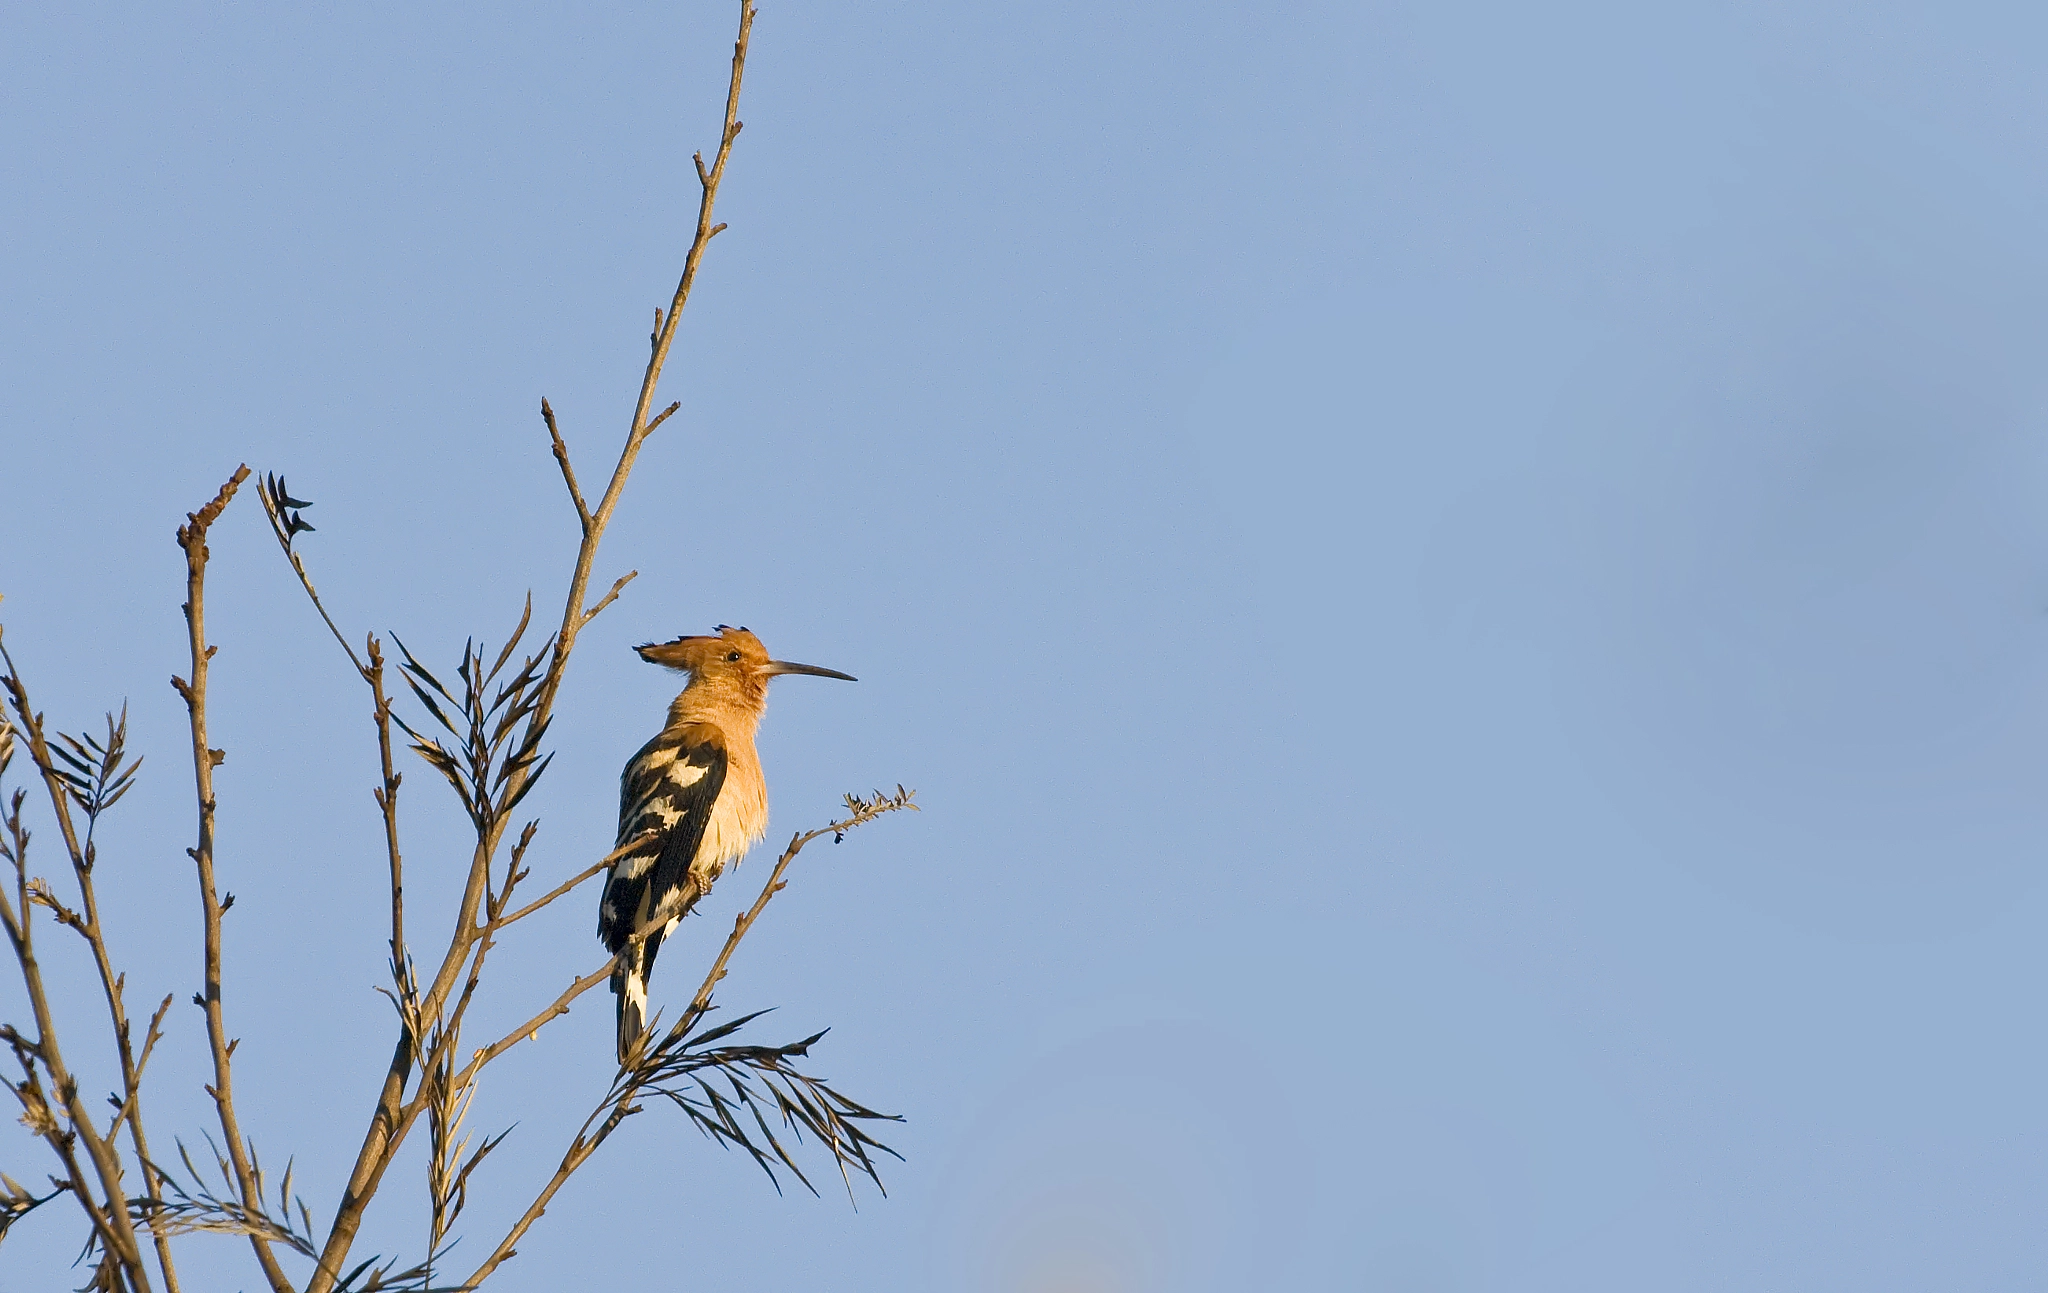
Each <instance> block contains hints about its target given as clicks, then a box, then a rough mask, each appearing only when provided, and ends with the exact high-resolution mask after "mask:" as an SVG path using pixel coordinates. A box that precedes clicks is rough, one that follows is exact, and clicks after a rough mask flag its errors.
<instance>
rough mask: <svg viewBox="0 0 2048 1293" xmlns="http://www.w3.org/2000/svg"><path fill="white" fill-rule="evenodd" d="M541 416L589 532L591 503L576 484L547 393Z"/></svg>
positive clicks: (563, 479)
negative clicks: (585, 498)
mask: <svg viewBox="0 0 2048 1293" xmlns="http://www.w3.org/2000/svg"><path fill="white" fill-rule="evenodd" d="M540 417H541V421H543V422H545V423H547V424H548V439H549V441H551V442H552V443H553V445H554V450H555V461H556V462H558V463H560V464H561V466H562V483H563V484H565V485H567V486H568V487H569V501H570V502H572V503H574V504H575V505H576V520H577V521H578V523H580V524H581V525H582V527H583V532H584V533H585V534H589V533H590V505H589V504H587V503H585V502H584V501H583V491H582V490H581V489H579V488H578V487H577V485H576V469H575V468H574V467H571V466H570V465H569V446H568V445H566V444H564V443H562V431H561V428H559V427H557V426H556V425H555V410H554V406H552V405H550V404H549V403H548V400H547V396H545V395H543V396H541V400H540Z"/></svg>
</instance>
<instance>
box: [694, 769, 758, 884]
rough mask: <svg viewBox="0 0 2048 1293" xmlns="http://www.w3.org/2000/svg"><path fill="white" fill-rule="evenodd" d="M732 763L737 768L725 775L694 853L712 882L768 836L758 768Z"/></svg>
mask: <svg viewBox="0 0 2048 1293" xmlns="http://www.w3.org/2000/svg"><path fill="white" fill-rule="evenodd" d="M735 763H736V764H737V765H738V766H735V767H733V768H732V769H731V770H730V771H728V772H727V774H726V779H725V786H724V788H723V791H722V793H720V795H719V796H718V802H717V803H716V804H714V805H713V806H712V809H711V820H710V821H708V822H706V823H705V824H704V842H703V844H701V845H700V846H699V847H698V849H697V862H698V865H699V866H701V867H703V868H704V869H705V870H707V871H708V872H709V873H710V876H711V877H712V878H716V877H717V875H718V873H719V872H721V871H723V870H725V868H726V867H727V866H730V865H731V864H732V863H734V862H737V861H739V860H740V859H741V858H742V857H744V856H746V852H747V850H748V849H750V848H752V847H753V846H754V845H755V844H756V843H757V842H758V841H759V840H760V839H761V837H762V836H764V835H766V834H767V833H768V794H767V787H766V786H764V785H763V784H762V783H761V772H760V768H759V766H758V765H755V764H752V763H751V761H749V762H748V763H747V764H738V761H737V760H736V761H735ZM693 869H694V868H693Z"/></svg>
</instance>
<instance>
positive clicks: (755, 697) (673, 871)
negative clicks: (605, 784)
mask: <svg viewBox="0 0 2048 1293" xmlns="http://www.w3.org/2000/svg"><path fill="white" fill-rule="evenodd" d="M634 649H635V650H636V651H638V652H639V653H640V658H641V659H642V660H645V661H647V662H648V663H650V664H658V665H662V666H665V667H666V668H669V669H674V670H677V671H679V672H682V673H685V674H688V675H689V682H688V683H687V684H686V685H685V686H684V687H683V690H682V691H681V692H680V693H679V694H678V695H677V696H676V698H675V700H674V702H673V703H671V704H670V705H669V707H668V721H667V722H666V723H664V724H663V725H662V729H661V731H660V732H659V733H658V734H657V735H656V736H655V737H654V739H653V740H651V741H649V742H648V743H647V744H645V745H643V746H641V747H640V751H639V753H637V754H635V755H634V756H633V757H632V759H631V760H629V761H628V762H627V764H626V768H625V771H624V772H623V773H622V774H621V775H620V777H619V834H618V840H617V844H616V846H615V847H614V848H613V850H612V861H611V865H610V869H609V873H608V874H607V876H606V877H605V885H604V896H603V898H602V899H601V900H600V902H599V905H598V918H597V933H598V937H599V938H601V939H603V940H604V945H605V947H606V949H608V950H609V951H610V952H611V953H612V956H613V962H612V976H611V987H612V992H613V993H614V994H616V995H617V997H618V1008H619V1011H618V1013H619V1063H620V1064H622V1065H623V1064H625V1063H626V1062H627V1061H628V1059H629V1057H630V1056H631V1054H632V1051H633V1048H634V1045H635V1043H636V1042H637V1041H638V1040H639V1037H640V1035H641V1033H642V1032H644V1031H645V1030H646V1016H647V980H648V976H649V975H651V974H652V973H653V971H654V958H655V954H656V953H658V952H659V951H660V950H661V944H662V940H663V939H665V938H667V937H668V936H669V935H670V934H672V933H674V932H675V928H676V925H677V924H678V923H680V922H681V921H682V919H683V917H684V916H686V915H688V914H689V912H690V909H691V908H692V907H694V906H696V904H697V901H698V900H699V899H700V898H702V897H703V896H704V895H705V894H706V893H708V892H710V889H711V884H712V882H713V881H714V880H716V879H717V878H718V876H719V873H720V872H722V871H724V870H725V868H726V867H727V866H729V865H733V864H735V863H737V862H738V861H739V860H740V859H741V858H742V857H744V856H745V855H746V852H747V850H748V849H749V848H751V847H752V846H753V845H754V844H755V843H757V842H759V840H760V839H761V837H762V836H763V835H766V834H767V832H768V787H767V784H766V782H764V781H763V780H762V777H761V760H760V758H759V757H758V756H757V755H756V754H755V753H754V730H755V729H756V728H757V727H758V726H759V725H760V722H761V711H762V709H763V707H764V706H765V705H766V704H767V700H768V683H769V680H770V679H773V678H776V677H779V676H781V675H782V674H791V673H795V674H811V675H814V676H816V677H820V678H840V679H844V680H845V681H847V682H854V681H856V679H855V678H854V677H853V675H851V674H845V673H841V672H839V671H838V670H837V669H824V668H820V667H819V666H817V665H811V664H791V663H790V662H789V661H786V660H771V659H769V658H768V650H767V648H766V647H764V646H762V645H761V639H759V638H757V637H755V636H754V635H753V634H752V633H751V632H749V631H748V630H746V629H744V628H737V629H736V628H730V627H728V626H726V625H724V624H721V625H719V626H718V628H717V632H716V633H715V634H710V635H703V636H685V637H679V638H676V639H675V640H674V641H672V642H660V643H655V642H648V643H643V644H642V645H640V646H638V647H636V648H634Z"/></svg>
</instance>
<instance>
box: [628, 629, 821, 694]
mask: <svg viewBox="0 0 2048 1293" xmlns="http://www.w3.org/2000/svg"><path fill="white" fill-rule="evenodd" d="M634 649H635V650H637V651H638V652H639V653H640V658H641V659H642V660H645V661H647V662H648V663H649V664H658V665H661V666H663V667H665V668H669V669H679V670H681V671H683V672H685V673H687V674H689V675H690V683H689V689H690V690H691V691H697V690H700V689H701V690H705V691H711V692H716V693H722V694H724V695H726V696H728V697H730V698H732V699H734V700H737V701H739V702H741V703H742V704H746V705H750V706H755V707H758V706H759V705H760V704H761V701H762V699H763V698H764V697H765V696H766V695H767V694H768V680H769V679H770V678H773V677H776V676H777V675H779V674H785V673H808V674H815V675H816V676H818V677H820V678H841V679H844V680H845V681H847V682H853V681H854V677H853V675H852V674H846V673H840V672H839V671H838V670H837V669H821V668H819V667H818V666H817V665H814V664H791V663H790V662H789V661H787V660H771V659H769V658H768V648H766V647H764V646H762V645H761V639H759V638H757V637H755V636H754V635H753V634H752V633H749V632H748V631H747V630H745V629H735V628H728V627H726V626H725V625H723V624H721V625H719V626H718V632H717V633H716V634H713V635H709V636H703V637H680V638H677V639H676V640H675V641H673V642H648V643H645V644H643V645H641V646H639V647H636V648H634Z"/></svg>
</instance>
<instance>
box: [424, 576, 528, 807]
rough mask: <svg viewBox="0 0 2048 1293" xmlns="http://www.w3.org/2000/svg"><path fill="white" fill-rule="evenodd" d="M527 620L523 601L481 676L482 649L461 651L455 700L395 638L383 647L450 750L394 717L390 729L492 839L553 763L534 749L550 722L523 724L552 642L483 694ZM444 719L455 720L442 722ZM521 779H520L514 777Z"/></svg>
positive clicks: (469, 646)
mask: <svg viewBox="0 0 2048 1293" xmlns="http://www.w3.org/2000/svg"><path fill="white" fill-rule="evenodd" d="M532 619H533V599H532V598H531V597H528V598H527V599H526V611H525V613H524V614H522V615H521V616H520V617H519V627H518V628H516V629H514V630H513V631H512V636H511V637H509V638H507V639H506V640H505V645H504V647H503V648H502V649H501V650H500V651H499V652H498V655H497V659H496V660H494V661H493V662H492V663H491V667H490V668H489V669H488V670H486V669H485V668H484V654H483V649H482V648H480V647H478V646H477V644H476V639H474V638H471V639H469V640H468V641H467V642H465V643H463V646H462V663H461V664H460V665H458V666H457V667H456V670H455V673H456V677H457V679H458V680H459V681H460V682H461V683H462V694H461V696H460V697H457V696H456V695H455V694H454V693H453V692H451V691H450V690H449V689H448V688H447V687H446V686H444V685H442V683H441V680H440V679H439V678H437V677H435V676H434V674H433V672H432V671H431V670H429V669H428V668H427V667H426V666H425V665H423V664H421V663H420V662H419V660H418V658H417V657H415V656H414V655H413V653H412V652H411V651H409V650H407V649H406V645H405V643H404V641H402V640H401V639H400V638H399V637H398V635H397V634H395V633H394V634H392V635H391V640H392V641H393V642H396V643H397V644H398V651H399V654H400V655H402V656H403V657H404V658H405V659H404V663H403V664H401V665H400V666H399V669H400V671H401V672H402V673H403V674H404V676H405V682H406V685H407V686H408V687H410V688H411V689H412V694H413V695H414V696H415V697H416V698H417V699H418V700H419V702H420V704H422V705H424V706H426V709H427V712H428V713H429V714H432V715H433V716H434V721H435V722H436V723H438V724H439V725H440V727H441V729H442V731H444V732H446V733H447V734H448V736H449V738H450V739H451V740H452V741H453V742H454V745H455V749H454V750H453V751H451V750H449V749H448V747H446V746H444V745H442V744H441V739H440V738H439V737H437V736H428V735H425V734H422V733H421V732H420V731H418V730H417V729H415V728H414V727H413V726H412V725H411V724H410V723H407V722H406V721H405V720H404V719H403V718H400V717H398V716H397V715H395V714H394V715H393V716H392V721H394V722H396V723H397V724H398V725H399V726H400V727H401V728H403V729H404V730H405V734H406V735H407V736H410V737H411V738H412V740H413V746H412V748H413V749H414V750H415V751H416V752H417V753H418V754H419V755H420V757H421V758H423V759H425V760H426V761H427V762H428V763H429V764H431V765H432V766H433V768H434V770H435V771H437V772H439V773H440V774H441V775H442V776H443V777H446V778H447V779H448V784H449V785H451V786H453V787H454V788H455V794H456V796H457V797H458V798H459V799H461V801H462V808H463V811H464V812H466V813H468V814H469V820H470V822H471V824H472V825H474V826H475V827H476V829H477V830H478V831H480V832H491V833H495V832H496V830H497V828H498V827H499V826H500V825H502V824H503V823H504V821H505V820H506V819H507V818H508V817H510V816H511V814H512V810H513V809H515V808H517V807H518V806H519V801H520V800H522V799H524V798H526V796H527V795H528V794H529V793H530V792H531V791H532V790H533V788H534V786H535V785H536V784H538V783H539V781H540V778H541V774H542V773H544V772H546V771H547V768H548V764H549V763H551V762H552V761H553V760H554V757H555V756H554V755H553V754H549V755H546V756H542V754H541V752H540V748H541V741H542V739H543V738H544V737H546V735H547V731H548V727H549V725H550V724H551V723H552V722H553V715H545V716H542V717H541V719H540V721H539V722H534V723H529V722H527V720H528V719H529V718H532V717H533V716H534V713H535V711H536V710H537V709H539V707H540V704H541V699H542V694H543V690H542V687H541V683H542V682H543V680H544V673H543V666H544V665H545V664H546V662H547V660H548V657H549V653H550V652H551V651H552V650H553V648H554V641H555V639H554V635H553V634H549V635H548V637H547V639H546V640H545V641H543V642H542V643H541V644H540V646H539V648H538V649H537V650H535V652H534V653H533V654H532V655H529V656H527V657H526V659H525V661H524V663H523V664H522V665H521V666H520V668H519V670H518V671H517V672H516V673H514V674H512V676H511V677H510V678H508V679H507V680H506V681H505V682H503V683H500V684H499V686H498V689H497V692H496V694H495V695H494V694H492V693H491V684H492V683H494V682H497V680H498V676H499V674H501V673H502V672H503V671H504V669H505V665H506V663H507V662H508V661H509V660H511V658H512V653H513V652H514V651H516V650H517V649H518V647H519V641H520V639H521V638H522V637H524V636H525V634H526V628H527V625H528V624H529V623H530V622H531V621H532ZM450 711H453V712H454V713H455V714H456V715H458V716H459V718H450V717H449V713H450ZM522 725H523V726H522ZM515 735H516V736H517V737H518V739H517V741H516V742H515V741H514V740H513V738H514V736H515ZM508 747H509V749H508ZM522 773H523V774H525V775H523V776H522V775H520V774H522Z"/></svg>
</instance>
